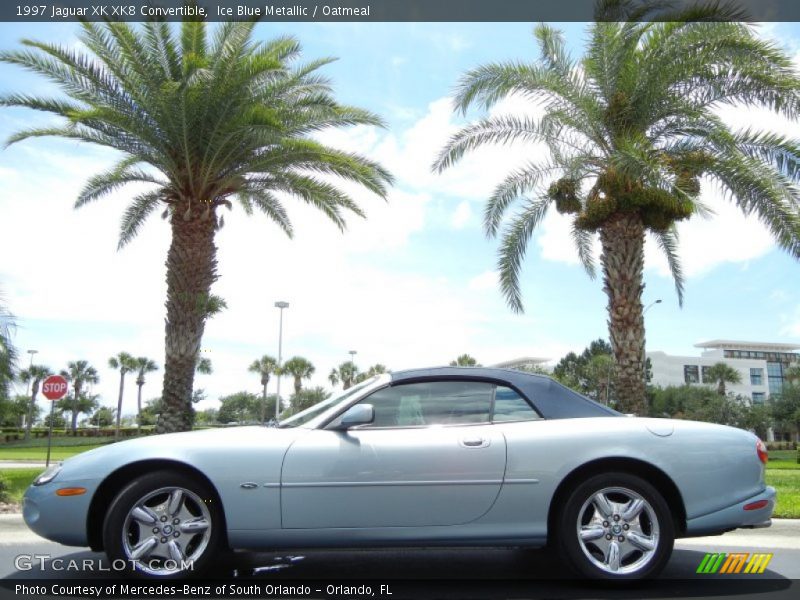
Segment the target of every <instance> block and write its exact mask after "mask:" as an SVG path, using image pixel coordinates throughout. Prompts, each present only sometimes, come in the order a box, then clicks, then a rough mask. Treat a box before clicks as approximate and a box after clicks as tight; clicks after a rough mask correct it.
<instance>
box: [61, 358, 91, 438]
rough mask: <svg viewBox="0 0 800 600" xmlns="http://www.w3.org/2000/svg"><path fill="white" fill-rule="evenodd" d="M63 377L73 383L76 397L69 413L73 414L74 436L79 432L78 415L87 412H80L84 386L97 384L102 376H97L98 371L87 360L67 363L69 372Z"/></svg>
mask: <svg viewBox="0 0 800 600" xmlns="http://www.w3.org/2000/svg"><path fill="white" fill-rule="evenodd" d="M61 376H62V377H63V378H64V379H66V380H67V381H69V382H72V390H73V392H74V396H73V397H72V401H71V403H70V408H69V411H70V412H71V413H72V435H76V434H77V432H78V413H79V412H86V411H79V410H78V408H79V407H78V404H79V402H80V397H81V391H82V390H83V385H84V384H86V383H88V384H96V383H97V382H99V381H100V376H99V375H98V374H97V369H95V368H94V367H92V366H91V365H90V364H89V361H86V360H77V361H73V362H69V363H67V370H66V371H61Z"/></svg>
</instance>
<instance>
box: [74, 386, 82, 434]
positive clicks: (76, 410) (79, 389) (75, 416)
mask: <svg viewBox="0 0 800 600" xmlns="http://www.w3.org/2000/svg"><path fill="white" fill-rule="evenodd" d="M74 389H75V399H74V400H73V403H72V435H73V437H75V436H77V435H78V398H79V396H80V393H81V386H80V385H77V384H76V385H75V386H74Z"/></svg>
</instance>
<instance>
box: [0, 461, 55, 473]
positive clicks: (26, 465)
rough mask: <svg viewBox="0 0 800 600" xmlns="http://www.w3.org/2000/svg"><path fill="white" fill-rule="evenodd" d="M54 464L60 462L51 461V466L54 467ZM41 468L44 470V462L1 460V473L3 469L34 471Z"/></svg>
mask: <svg viewBox="0 0 800 600" xmlns="http://www.w3.org/2000/svg"><path fill="white" fill-rule="evenodd" d="M54 462H58V461H57V460H52V459H51V460H50V464H51V465H52V464H53V463H54ZM34 468H40V469H44V468H45V467H44V461H39V460H28V461H24V460H0V471H2V470H3V469H34Z"/></svg>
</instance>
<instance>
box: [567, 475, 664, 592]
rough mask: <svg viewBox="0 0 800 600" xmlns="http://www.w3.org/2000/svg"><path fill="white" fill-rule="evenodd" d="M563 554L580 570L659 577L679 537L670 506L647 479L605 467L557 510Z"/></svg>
mask: <svg viewBox="0 0 800 600" xmlns="http://www.w3.org/2000/svg"><path fill="white" fill-rule="evenodd" d="M557 534H558V543H559V547H560V550H561V553H562V556H563V557H564V558H566V559H567V562H568V563H569V564H570V565H571V566H572V567H573V568H574V569H575V570H577V571H578V572H579V573H580V574H582V575H584V576H586V577H590V578H596V579H611V580H626V579H645V578H649V577H655V576H656V575H657V574H658V573H659V572H660V571H661V569H663V568H664V565H666V563H667V561H668V560H669V557H670V555H671V554H672V546H673V543H674V541H675V530H674V525H673V521H672V515H671V513H670V510H669V507H668V506H667V503H666V502H665V500H664V498H663V497H662V496H661V494H660V493H659V492H658V490H656V489H655V488H654V487H653V486H652V485H650V484H649V483H648V482H647V481H645V480H644V479H641V478H640V477H636V476H634V475H631V474H628V473H604V474H601V475H596V476H594V477H591V478H589V479H587V480H586V481H585V482H583V483H582V484H581V485H579V486H578V487H577V488H576V489H575V490H574V491H573V492H572V494H570V495H569V497H568V499H567V501H566V503H565V504H564V506H563V508H562V510H561V512H560V515H559V529H558V532H557Z"/></svg>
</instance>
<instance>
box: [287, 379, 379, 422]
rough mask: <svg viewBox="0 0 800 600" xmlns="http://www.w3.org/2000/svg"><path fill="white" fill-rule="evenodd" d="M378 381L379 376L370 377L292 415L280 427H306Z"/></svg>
mask: <svg viewBox="0 0 800 600" xmlns="http://www.w3.org/2000/svg"><path fill="white" fill-rule="evenodd" d="M377 379H378V376H377V375H376V376H375V377H370V378H369V379H367V380H365V381H362V382H361V383H359V384H358V385H354V386H353V387H351V388H349V389H347V390H345V391H344V392H342V393H341V394H339V395H338V396H332V397H330V398H328V399H327V400H323V401H322V402H319V403H317V404H315V405H314V406H311V407H309V408H307V409H305V410H303V411H301V412H299V413H297V414H296V415H292V416H291V417H289V418H288V419H286V420H285V421H281V422H280V423H279V424H278V427H286V428H288V427H300V426H301V425H305V424H306V423H308V422H309V421H310V420H311V419H313V418H314V417H316V416H318V415H321V414H322V413H323V412H325V411H326V410H328V409H329V408H330V407H331V406H333V405H334V404H338V403H339V402H342V401H343V400H346V399H347V398H350V397H351V396H353V395H354V394H355V393H357V392H359V391H361V390H362V389H364V388H365V387H367V386H368V385H370V384H371V383H374V382H375V381H376V380H377Z"/></svg>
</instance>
